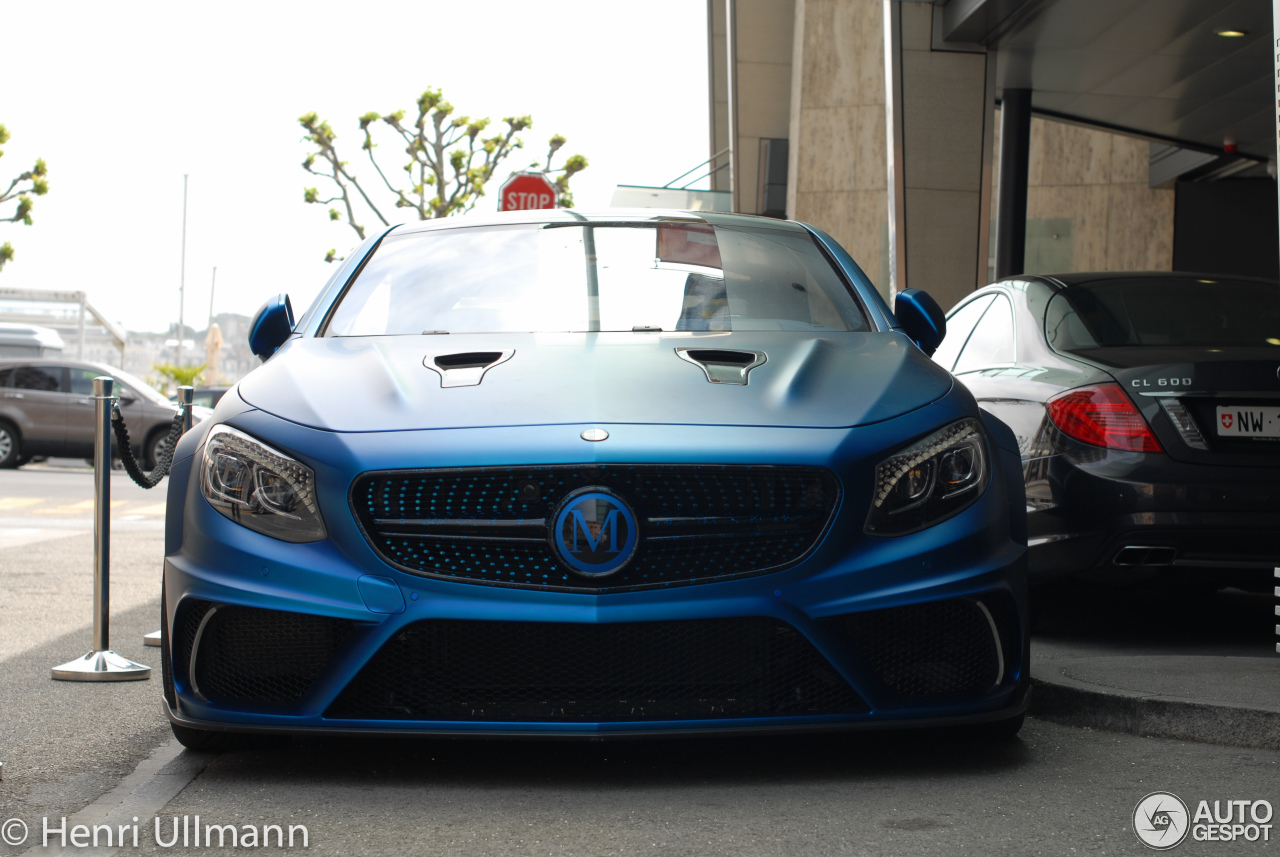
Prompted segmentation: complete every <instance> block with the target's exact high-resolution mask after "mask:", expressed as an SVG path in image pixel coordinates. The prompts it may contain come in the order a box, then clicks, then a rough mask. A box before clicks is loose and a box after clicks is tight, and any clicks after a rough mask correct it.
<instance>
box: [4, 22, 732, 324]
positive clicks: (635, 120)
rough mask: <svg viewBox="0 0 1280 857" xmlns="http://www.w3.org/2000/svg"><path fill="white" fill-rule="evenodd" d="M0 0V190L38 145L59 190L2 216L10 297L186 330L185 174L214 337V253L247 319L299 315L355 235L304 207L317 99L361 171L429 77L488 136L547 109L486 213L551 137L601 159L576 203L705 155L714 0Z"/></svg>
mask: <svg viewBox="0 0 1280 857" xmlns="http://www.w3.org/2000/svg"><path fill="white" fill-rule="evenodd" d="M4 6H5V8H4V11H3V25H4V31H5V34H6V35H5V37H4V51H3V56H4V65H5V72H4V77H3V83H0V122H3V123H4V124H5V125H7V126H8V128H9V131H10V133H11V134H12V139H11V140H10V142H9V143H8V144H7V145H6V146H4V150H5V155H4V157H3V158H0V180H2V181H3V182H4V186H6V187H7V186H8V182H9V180H10V179H11V178H12V177H13V176H14V174H16V173H18V172H21V171H23V170H26V169H29V168H30V165H31V163H33V162H34V160H35V158H36V157H37V156H39V157H43V158H44V159H45V160H46V161H47V162H48V164H49V182H50V192H49V193H48V195H46V196H43V197H39V198H38V199H37V200H36V207H35V210H34V212H33V215H34V219H35V224H34V225H33V226H30V227H27V226H22V225H15V224H7V223H6V224H0V243H3V242H4V241H10V242H11V243H12V244H13V245H14V249H15V250H16V251H17V256H16V258H15V259H14V260H13V261H12V262H10V263H9V264H8V265H7V266H6V267H5V269H4V270H3V271H2V272H0V287H6V288H36V289H82V290H84V291H86V292H88V294H89V300H90V302H92V303H94V304H95V305H96V306H98V307H99V308H100V309H101V310H103V312H104V314H106V315H107V316H108V317H110V318H113V319H116V320H118V321H120V322H121V323H123V324H124V325H125V326H126V327H128V328H129V329H131V330H164V329H165V328H166V327H167V326H168V325H169V324H170V323H172V322H174V321H176V319H177V315H178V282H179V274H180V271H181V268H182V265H181V262H180V259H181V236H182V176H183V173H189V174H190V176H191V178H190V189H189V201H188V214H187V261H186V320H187V323H188V324H190V325H192V326H194V327H195V328H196V329H201V328H203V327H204V324H205V321H206V319H207V314H208V312H209V294H210V280H211V274H212V269H213V267H214V266H215V265H216V266H217V268H218V274H217V293H216V295H215V301H214V310H215V312H240V313H244V314H252V313H253V312H254V311H255V310H256V309H257V307H258V306H259V305H260V304H261V303H262V301H263V300H265V299H266V298H267V297H268V296H270V295H272V294H275V293H277V292H288V293H289V294H290V296H291V297H292V299H293V304H294V309H295V311H296V312H297V313H298V314H299V315H300V314H301V313H302V312H303V311H304V309H305V308H306V306H307V305H308V304H309V303H310V302H311V299H312V298H313V297H314V296H315V294H316V293H317V291H318V290H319V289H320V287H321V286H322V285H323V284H324V281H325V280H326V279H327V278H328V276H329V274H330V273H331V271H332V268H331V267H330V266H329V265H326V264H325V263H324V261H323V256H324V252H325V251H326V250H327V249H328V248H330V247H337V248H338V250H339V252H340V253H341V252H345V251H346V250H347V249H348V248H349V247H351V246H353V245H354V244H355V243H357V240H358V239H357V238H356V234H355V232H353V231H352V230H351V228H350V227H348V226H346V225H345V224H340V223H330V222H329V221H328V217H327V214H326V211H327V206H326V207H321V206H318V205H306V204H304V203H303V201H302V193H303V188H304V187H306V186H319V187H320V190H321V193H322V194H325V187H324V186H323V185H321V184H320V179H319V178H318V177H315V176H311V175H308V174H307V173H306V172H305V171H303V169H302V167H301V166H300V164H301V161H302V159H303V157H304V156H305V154H306V152H307V146H306V144H305V143H303V142H302V135H303V131H302V129H301V128H300V127H299V126H298V124H297V117H298V116H300V115H302V114H303V113H305V112H307V111H310V110H315V111H316V112H318V113H319V114H320V115H321V117H323V118H326V119H328V120H329V122H330V124H331V125H332V126H333V127H334V130H335V131H336V132H337V133H338V135H339V146H340V151H342V148H341V147H342V146H343V145H344V144H345V145H346V150H345V153H346V157H347V158H348V160H349V161H351V163H352V164H353V166H355V167H357V169H358V170H359V174H360V175H364V174H366V173H367V172H368V171H367V170H365V169H363V168H362V165H361V158H362V157H363V153H362V152H360V150H359V142H360V133H359V129H358V125H357V122H356V118H357V117H358V116H359V115H361V114H362V113H364V112H365V111H368V110H376V111H378V112H380V113H387V112H390V111H391V110H394V109H397V108H404V109H405V110H406V111H410V112H411V111H412V110H413V102H414V99H415V98H416V97H417V95H418V94H419V93H421V92H422V91H423V90H424V89H426V88H427V87H428V86H434V87H440V88H442V89H443V90H444V94H445V97H446V98H447V99H449V100H450V101H451V102H452V103H453V104H454V105H455V106H456V107H457V108H458V112H459V113H464V114H467V115H470V116H487V117H489V118H490V119H492V120H493V123H494V125H491V126H490V127H491V128H492V127H495V126H500V124H501V123H500V119H501V117H503V116H507V115H513V114H524V113H528V114H532V116H533V120H534V125H533V129H532V130H531V131H526V132H525V133H524V134H523V135H522V137H523V138H524V140H525V148H524V149H523V150H521V151H518V152H516V154H515V155H513V156H512V158H511V159H510V160H508V161H506V162H504V164H503V165H502V166H500V167H499V172H498V174H497V175H495V181H494V182H492V183H491V184H490V186H489V188H488V190H489V194H488V196H486V197H485V199H484V200H482V201H481V203H480V204H479V205H478V206H477V209H476V210H477V211H482V210H492V209H493V208H494V206H496V198H497V190H498V188H497V184H498V183H499V181H498V180H499V179H500V178H504V177H505V176H506V174H507V172H509V171H510V170H514V169H518V168H522V167H524V166H526V165H527V164H528V163H529V162H530V161H532V160H534V159H538V160H541V158H542V156H543V155H545V153H546V148H545V144H546V140H547V139H548V138H549V137H550V136H551V135H552V134H553V133H560V134H563V135H564V136H566V137H567V138H568V140H569V142H568V144H567V145H566V146H565V148H564V149H562V150H561V155H565V154H573V153H578V152H580V153H582V154H584V155H586V156H587V158H588V159H589V160H590V162H591V166H590V167H589V168H588V169H587V170H585V171H584V172H582V173H579V174H578V175H577V176H576V177H575V178H574V179H573V183H572V188H573V191H574V196H575V198H576V205H577V206H578V207H580V208H594V207H605V206H608V204H609V201H610V199H611V198H612V195H613V189H614V187H615V186H616V185H618V184H656V185H662V184H665V183H666V182H667V181H669V180H671V179H673V178H675V177H676V176H677V175H679V174H680V173H682V172H684V171H685V170H687V169H689V168H691V167H693V166H694V165H695V164H696V163H698V162H699V161H701V160H702V159H704V158H705V157H706V156H707V152H708V149H707V146H708V142H707V59H706V4H705V3H704V2H703V0H644V2H634V0H628V2H622V0H576V2H575V0H543V2H538V3H534V2H512V0H470V2H456V0H453V2H441V0H416V2H399V0H372V1H371V2H364V3H353V2H347V3H323V2H311V3H283V2H275V0H269V2H268V1H267V0H259V2H255V3H241V2H225V0H224V2H219V3H214V4H195V3H175V2H168V3H102V2H92V3H90V2H82V3H67V2H48V0H45V2H40V3H34V2H27V3H22V2H16V0H15V2H8V3H5V4H4ZM388 130H389V129H388ZM382 139H383V146H382V150H383V151H384V152H385V153H386V155H387V157H386V158H385V159H384V160H383V163H384V169H385V168H386V167H387V166H388V165H389V166H391V167H392V169H395V170H398V168H399V167H400V166H401V165H402V164H403V162H404V154H403V151H402V147H395V146H394V145H393V141H392V140H391V139H390V138H389V137H384V138H382ZM401 174H403V173H401ZM325 195H327V194H325ZM10 205H11V204H10ZM8 209H9V206H8V205H6V207H5V212H6V213H8ZM384 214H386V215H387V216H388V217H391V218H393V222H395V220H394V210H384ZM372 220H373V218H372V217H371V216H370V217H369V218H368V219H367V221H366V222H365V225H366V226H370V225H371V223H370V222H368V221H372Z"/></svg>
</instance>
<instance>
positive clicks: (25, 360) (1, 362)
mask: <svg viewBox="0 0 1280 857" xmlns="http://www.w3.org/2000/svg"><path fill="white" fill-rule="evenodd" d="M19 365H20V366H70V367H71V368H73V369H97V370H98V371H99V372H102V373H103V374H104V375H110V374H112V373H115V372H123V371H124V370H123V369H121V368H120V367H119V366H111V365H108V364H106V363H95V362H94V361H92V360H68V359H67V358H65V357H0V366H19Z"/></svg>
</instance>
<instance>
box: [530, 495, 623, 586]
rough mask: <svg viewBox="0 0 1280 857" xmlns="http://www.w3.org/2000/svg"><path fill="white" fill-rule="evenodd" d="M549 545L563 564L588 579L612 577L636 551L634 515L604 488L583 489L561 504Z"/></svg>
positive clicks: (554, 521)
mask: <svg viewBox="0 0 1280 857" xmlns="http://www.w3.org/2000/svg"><path fill="white" fill-rule="evenodd" d="M551 544H552V547H554V548H555V551H556V554H557V555H558V556H559V557H560V559H561V560H563V561H564V563H565V565H567V566H569V568H571V569H573V570H574V571H576V572H578V573H579V574H583V575H586V576H587V577H603V576H604V575H606V574H613V573H614V572H615V571H617V570H618V569H620V568H622V567H623V566H624V565H626V564H627V562H628V561H629V560H630V559H631V556H632V555H633V554H634V553H635V551H636V516H635V513H634V512H632V511H631V508H630V507H629V506H628V505H627V504H626V503H624V502H623V501H622V500H621V499H620V498H618V497H616V496H614V495H613V494H612V493H610V492H609V491H608V490H607V489H604V488H584V489H582V490H580V491H576V492H574V493H573V494H570V495H569V496H568V498H566V499H565V501H564V502H563V503H562V504H561V505H560V508H559V510H558V511H557V512H556V516H555V518H554V520H553V522H552V525H551Z"/></svg>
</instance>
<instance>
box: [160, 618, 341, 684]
mask: <svg viewBox="0 0 1280 857" xmlns="http://www.w3.org/2000/svg"><path fill="white" fill-rule="evenodd" d="M214 606H216V605H214V604H213V603H211V602H208V601H193V600H187V601H184V602H183V611H182V613H181V618H180V627H181V629H182V632H181V636H180V637H179V639H178V641H177V643H178V645H177V647H176V650H177V651H178V653H179V658H180V660H179V664H178V667H179V669H181V670H182V672H183V673H184V674H185V672H186V665H187V664H189V663H190V658H191V647H192V645H193V644H194V641H195V636H196V631H197V630H198V628H199V626H200V621H201V619H203V618H204V616H205V614H206V613H207V612H208V611H209V610H210V609H211V608H212V607H214ZM354 624H355V623H353V622H351V621H350V620H348V619H333V618H329V617H326V616H310V615H307V614H303V613H288V612H284V611H280V610H262V609H259V608H256V607H238V606H224V607H221V608H220V609H219V610H218V612H216V613H215V614H214V615H213V617H212V618H211V619H210V620H209V623H208V624H207V625H205V629H204V633H203V634H201V636H200V648H199V651H198V652H197V655H196V666H195V672H196V675H195V678H196V682H195V683H196V685H197V686H198V687H199V689H200V692H201V693H202V694H204V696H205V697H207V698H208V699H209V700H210V701H212V702H218V701H227V702H231V701H236V702H260V703H284V702H293V701H296V700H298V699H300V698H301V697H302V695H303V694H304V693H306V692H307V690H308V689H310V687H311V685H312V683H313V682H314V681H315V680H316V678H317V677H318V676H319V675H320V673H321V671H322V670H323V669H324V668H325V666H326V665H327V664H328V663H329V661H330V660H331V659H332V658H333V655H334V653H335V652H336V651H337V649H338V647H339V646H340V645H341V644H342V642H343V641H344V640H345V639H346V637H347V635H348V634H349V633H350V632H351V630H352V627H353V626H354ZM188 680H189V677H188Z"/></svg>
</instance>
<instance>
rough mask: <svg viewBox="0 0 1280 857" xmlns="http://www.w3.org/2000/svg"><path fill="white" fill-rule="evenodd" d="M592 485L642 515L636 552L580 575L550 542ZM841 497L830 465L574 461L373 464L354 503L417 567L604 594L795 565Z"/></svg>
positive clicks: (385, 551)
mask: <svg viewBox="0 0 1280 857" xmlns="http://www.w3.org/2000/svg"><path fill="white" fill-rule="evenodd" d="M586 486H600V487H602V488H605V489H607V490H609V491H612V492H613V493H615V494H617V495H618V496H619V497H621V498H622V499H624V500H626V501H627V502H628V503H629V504H630V505H631V507H632V508H633V509H634V510H635V512H636V515H637V517H638V519H639V526H640V539H639V546H638V548H637V551H636V555H635V558H634V559H633V560H632V561H631V562H630V563H628V564H627V565H626V566H625V567H624V568H623V569H622V570H621V571H619V572H617V573H616V574H613V575H609V576H607V577H600V578H594V579H590V578H584V577H581V576H579V575H576V574H574V573H572V572H570V571H569V570H568V569H566V568H565V567H564V566H562V565H561V564H560V563H559V562H558V561H557V560H556V558H555V556H554V554H553V551H552V548H551V546H550V543H549V541H548V539H547V526H546V521H547V520H548V519H549V518H550V517H551V515H552V514H553V513H554V511H555V508H556V506H557V504H558V503H559V502H560V501H561V500H562V499H563V498H564V497H565V496H566V495H567V494H569V493H570V492H572V491H574V490H577V489H579V488H583V487H586ZM839 496H840V492H839V486H838V484H837V482H836V480H835V477H834V476H833V475H832V474H831V473H830V471H827V470H825V469H823V468H819V467H800V466H788V467H772V466H761V467H748V466H732V465H705V466H690V465H563V466H547V467H510V468H466V469H457V470H418V471H392V472H383V473H370V474H365V475H363V476H361V477H359V478H357V479H356V481H355V483H354V485H353V486H352V490H351V504H352V508H353V511H354V512H355V514H356V517H357V518H358V519H359V521H360V523H361V526H362V528H363V530H364V533H365V535H366V538H367V539H368V540H369V543H370V545H371V546H372V547H373V548H374V550H375V551H377V553H378V554H379V555H380V556H381V557H382V558H383V559H384V560H386V561H387V562H389V563H391V564H392V565H395V566H397V567H398V568H401V569H404V570H406V571H411V572H414V573H417V574H424V575H427V576H432V577H444V578H448V579H452V580H461V581H468V582H476V583H486V584H496V585H505V586H520V587H531V588H539V589H566V590H572V591H584V592H597V593H599V592H617V591H628V590H634V589H643V588H646V587H653V586H670V585H676V584H684V583H695V582H707V581H712V580H724V579H726V578H731V577H740V576H745V575H750V574H760V573H764V572H767V571H775V570H778V569H780V568H784V567H786V566H788V565H793V564H795V563H796V562H799V561H800V560H801V559H803V558H804V557H805V556H806V555H807V554H808V553H809V551H811V550H812V549H813V547H814V546H815V545H816V544H817V542H818V540H819V539H820V538H821V536H822V534H823V532H824V531H825V530H826V526H827V523H828V522H829V521H830V519H831V515H832V513H833V512H834V510H835V507H836V503H837V501H838V500H839Z"/></svg>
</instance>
